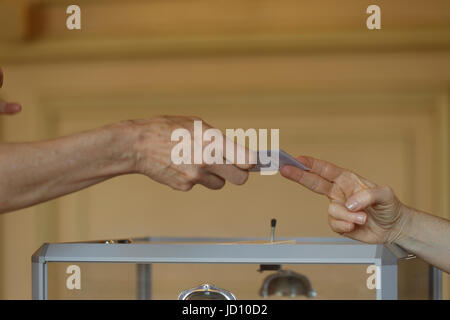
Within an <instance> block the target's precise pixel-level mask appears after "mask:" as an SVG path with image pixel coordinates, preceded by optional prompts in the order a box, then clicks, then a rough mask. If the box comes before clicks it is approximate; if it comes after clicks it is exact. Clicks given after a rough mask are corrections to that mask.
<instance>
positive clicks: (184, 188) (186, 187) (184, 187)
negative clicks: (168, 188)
mask: <svg viewBox="0 0 450 320" xmlns="http://www.w3.org/2000/svg"><path fill="white" fill-rule="evenodd" d="M193 186H194V185H193V184H192V183H183V184H182V185H180V186H179V187H178V190H180V191H189V190H191V189H192V187H193Z"/></svg>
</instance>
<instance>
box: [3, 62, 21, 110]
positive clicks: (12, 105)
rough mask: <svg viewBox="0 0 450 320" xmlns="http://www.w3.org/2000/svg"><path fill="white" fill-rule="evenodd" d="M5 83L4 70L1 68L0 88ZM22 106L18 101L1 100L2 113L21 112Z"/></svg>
mask: <svg viewBox="0 0 450 320" xmlns="http://www.w3.org/2000/svg"><path fill="white" fill-rule="evenodd" d="M2 85H3V72H2V69H1V68H0V88H1V87H2ZM21 109H22V107H21V106H20V104H18V103H14V102H5V101H2V100H0V114H15V113H19V112H20V110H21Z"/></svg>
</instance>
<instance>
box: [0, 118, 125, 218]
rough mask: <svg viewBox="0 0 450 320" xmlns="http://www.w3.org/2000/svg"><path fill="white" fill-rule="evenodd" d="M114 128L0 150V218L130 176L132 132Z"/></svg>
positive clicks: (14, 145) (118, 125) (118, 126)
mask: <svg viewBox="0 0 450 320" xmlns="http://www.w3.org/2000/svg"><path fill="white" fill-rule="evenodd" d="M125 127H126V126H125V125H123V124H116V125H111V126H107V127H104V128H100V129H96V130H92V131H89V132H84V133H80V134H76V135H72V136H68V137H63V138H59V139H55V140H49V141H43V142H31V143H11V144H8V143H2V144H0V177H1V178H0V212H1V213H3V212H8V211H12V210H17V209H20V208H23V207H28V206H31V205H33V204H36V203H40V202H43V201H47V200H50V199H53V198H56V197H58V196H61V195H64V194H68V193H71V192H74V191H77V190H80V189H83V188H86V187H88V186H90V185H93V184H95V183H98V182H101V181H103V180H105V179H108V178H112V177H114V176H117V175H120V174H125V173H131V172H132V170H133V168H134V167H133V158H132V155H131V153H130V150H131V149H130V146H129V143H130V142H131V140H132V138H133V137H132V135H131V134H130V133H131V130H128V132H127V131H126V128H125Z"/></svg>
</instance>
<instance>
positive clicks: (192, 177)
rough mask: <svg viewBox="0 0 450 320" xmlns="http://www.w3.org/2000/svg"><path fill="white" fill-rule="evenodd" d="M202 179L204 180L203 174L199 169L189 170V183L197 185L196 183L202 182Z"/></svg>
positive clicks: (187, 177) (187, 174)
mask: <svg viewBox="0 0 450 320" xmlns="http://www.w3.org/2000/svg"><path fill="white" fill-rule="evenodd" d="M201 178H202V174H201V172H200V170H199V169H198V168H196V169H193V170H189V171H188V172H187V173H186V180H187V182H190V183H194V184H195V183H198V182H199V181H200V180H201Z"/></svg>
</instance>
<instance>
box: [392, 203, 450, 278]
mask: <svg viewBox="0 0 450 320" xmlns="http://www.w3.org/2000/svg"><path fill="white" fill-rule="evenodd" d="M405 210H406V212H407V213H405V214H406V215H407V216H408V218H407V223H406V225H405V227H404V230H403V231H402V232H401V233H400V235H399V237H398V239H397V240H396V241H395V243H396V244H398V245H399V246H401V247H403V248H404V249H405V250H407V251H408V252H411V253H413V254H415V255H416V256H418V257H420V258H422V259H423V260H425V261H427V262H428V263H430V264H432V265H434V266H437V267H438V268H440V269H442V270H444V271H445V272H447V273H450V221H448V220H446V219H442V218H439V217H436V216H433V215H430V214H428V213H425V212H421V211H417V210H415V209H411V208H406V209H405Z"/></svg>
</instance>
